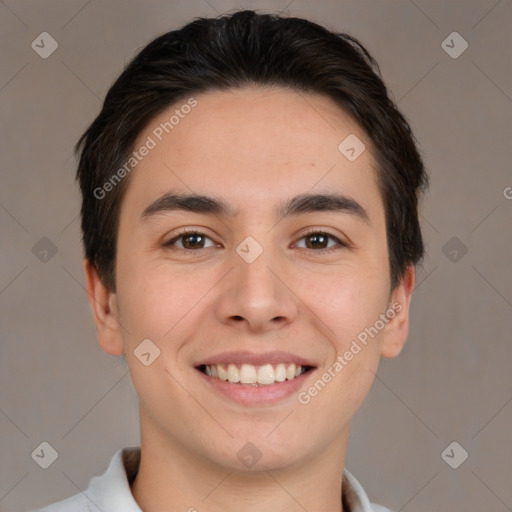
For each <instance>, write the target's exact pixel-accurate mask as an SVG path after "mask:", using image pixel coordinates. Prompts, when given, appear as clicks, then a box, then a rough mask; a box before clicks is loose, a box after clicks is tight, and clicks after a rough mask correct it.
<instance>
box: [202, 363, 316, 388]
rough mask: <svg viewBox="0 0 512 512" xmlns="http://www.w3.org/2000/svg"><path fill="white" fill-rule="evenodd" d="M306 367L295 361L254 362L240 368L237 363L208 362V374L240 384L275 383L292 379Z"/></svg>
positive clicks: (206, 370)
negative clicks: (257, 364)
mask: <svg viewBox="0 0 512 512" xmlns="http://www.w3.org/2000/svg"><path fill="white" fill-rule="evenodd" d="M305 371H306V369H305V368H304V367H302V366H301V365H300V364H298V365H296V364H294V363H291V364H284V363H280V364H278V365H275V367H274V366H272V365H271V364H265V365H263V366H253V365H252V364H242V365H241V366H240V368H239V367H238V366H237V365H236V364H228V365H227V369H226V366H225V365H220V364H207V365H206V369H205V372H206V375H209V376H210V377H216V378H218V379H220V380H228V381H229V382H232V383H237V382H238V383H240V384H254V385H257V384H274V382H276V381H277V382H283V381H285V380H286V379H288V380H292V379H294V378H295V377H298V376H299V375H302V374H303V373H304V372H305Z"/></svg>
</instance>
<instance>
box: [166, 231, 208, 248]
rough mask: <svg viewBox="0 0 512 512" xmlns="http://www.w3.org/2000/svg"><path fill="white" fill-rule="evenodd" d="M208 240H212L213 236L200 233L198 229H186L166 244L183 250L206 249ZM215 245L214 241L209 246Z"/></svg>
mask: <svg viewBox="0 0 512 512" xmlns="http://www.w3.org/2000/svg"><path fill="white" fill-rule="evenodd" d="M206 240H210V241H212V240H211V238H209V237H207V236H206V235H205V234H204V233H200V232H198V231H185V232H183V233H180V234H179V235H177V236H175V237H174V238H172V239H171V240H169V241H168V242H166V243H165V244H164V246H165V247H171V248H177V249H183V250H194V249H204V248H206V246H205V242H206ZM177 242H178V244H177ZM215 245H216V244H215V243H213V241H212V244H211V245H210V246H209V247H213V246H215Z"/></svg>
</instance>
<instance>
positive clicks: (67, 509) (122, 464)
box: [35, 447, 391, 512]
mask: <svg viewBox="0 0 512 512" xmlns="http://www.w3.org/2000/svg"><path fill="white" fill-rule="evenodd" d="M139 463H140V447H132V448H121V449H120V450H118V451H117V452H116V453H115V454H114V456H113V457H112V460H111V461H110V464H109V466H108V469H107V470H106V471H105V473H103V475H101V476H95V477H93V478H91V481H90V482H89V487H88V488H87V490H86V491H85V492H83V493H79V494H76V495H74V496H71V497H70V498H67V499H64V500H62V501H59V502H57V503H54V504H52V505H48V506H46V507H44V508H42V509H39V510H37V511H35V512H142V510H141V508H140V507H139V506H138V505H137V502H136V501H135V499H134V497H133V495H132V492H131V489H130V484H131V483H132V482H133V480H134V479H135V476H136V475H137V471H138V469H139ZM342 492H343V500H344V502H343V505H344V511H343V512H391V511H390V510H389V509H387V508H385V507H382V506H380V505H375V504H373V503H370V500H369V499H368V496H367V495H366V493H365V491H364V489H363V487H362V486H361V484H360V483H359V482H358V481H357V480H356V479H355V477H354V476H353V475H352V474H351V473H349V471H347V470H346V469H344V470H343V483H342Z"/></svg>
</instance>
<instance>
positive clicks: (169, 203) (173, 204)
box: [141, 192, 370, 224]
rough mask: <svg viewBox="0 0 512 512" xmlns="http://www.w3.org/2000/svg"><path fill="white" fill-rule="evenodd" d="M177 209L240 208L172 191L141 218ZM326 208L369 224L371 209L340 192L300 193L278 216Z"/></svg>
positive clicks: (226, 212) (230, 213) (217, 211)
mask: <svg viewBox="0 0 512 512" xmlns="http://www.w3.org/2000/svg"><path fill="white" fill-rule="evenodd" d="M177 210H178V211H179V210H181V211H186V212H192V213H203V214H212V215H221V216H223V217H229V218H232V217H236V215H237V214H238V211H235V210H234V209H233V208H232V207H231V206H230V205H229V204H228V203H226V202H225V201H224V200H222V199H219V198H215V197H211V196H206V195H201V194H181V193H172V192H169V193H166V194H164V195H162V196H160V197H159V198H158V199H156V200H155V201H153V202H152V203H151V204H150V205H149V206H148V207H147V208H145V210H144V211H143V212H142V214H141V220H146V219H149V218H151V217H154V216H156V215H159V214H165V213H168V212H171V211H177ZM326 211H327V212H328V211H331V212H342V213H348V214H350V215H354V216H355V217H356V218H358V219H360V220H362V221H364V222H365V223H367V224H370V218H369V216H368V213H367V211H366V210H365V209H364V208H363V206H361V204H359V203H358V202H357V201H356V200H354V199H352V198H351V197H348V196H345V195H342V194H337V193H326V194H299V195H297V196H295V197H293V198H291V199H289V200H288V201H286V202H285V203H284V204H281V205H280V206H279V207H278V209H277V212H276V216H277V218H278V219H279V220H281V219H283V218H284V217H289V216H294V215H300V214H303V213H310V212H326Z"/></svg>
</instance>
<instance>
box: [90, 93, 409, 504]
mask: <svg viewBox="0 0 512 512" xmlns="http://www.w3.org/2000/svg"><path fill="white" fill-rule="evenodd" d="M195 97H196V99H197V101H198V104H197V106H196V107H195V108H194V109H192V111H191V112H190V113H189V114H188V115H187V116H186V117H185V118H184V119H182V120H180V123H179V125H177V126H175V128H174V129H173V131H172V132H171V133H170V134H169V135H167V136H166V137H165V138H164V139H163V140H162V141H161V142H159V143H158V144H157V146H156V147H155V148H154V149H152V150H151V151H150V153H149V154H148V155H147V156H146V157H145V158H144V159H143V160H142V161H141V162H140V163H139V164H138V166H137V167H136V169H134V171H132V174H131V175H130V178H129V179H130V182H129V186H128V188H127V191H126V195H125V197H124V199H123V202H122V205H121V214H120V225H119V233H118V245H117V247H118V250H117V259H116V285H117V286H116V293H113V292H111V291H110V290H108V289H106V288H105V286H104V285H103V283H102V282H101V279H100V278H99V276H98V273H97V271H96V269H95V268H94V267H93V266H92V265H90V264H89V262H88V261H87V260H85V261H84V268H85V274H86V283H87V292H88V296H89V300H90V303H91V307H92V309H93V312H94V318H95V323H96V328H97V332H98V339H99V343H100V346H101V347H102V349H103V350H104V351H105V352H106V353H108V354H111V355H121V354H125V356H126V361H127V364H128V366H129V368H130V371H131V376H132V380H133V384H134V387H135V390H136V392H137V394H138V397H139V406H140V426H141V449H142V457H141V465H140V470H139V474H138V476H137V478H136V480H135V482H134V484H133V486H132V493H133V495H134V498H135V499H136V501H137V502H138V503H139V505H140V506H141V508H142V509H143V510H144V511H145V512H157V511H160V510H183V511H185V510H189V509H190V507H195V508H196V509H197V510H199V511H201V510H208V511H211V512H220V511H222V512H230V511H235V510H236V511H239V510H244V511H245V512H253V511H261V510H270V509H274V510H280V511H284V512H288V511H289V512H292V511H299V510H304V509H306V510H316V511H332V512H334V511H340V510H342V508H341V507H342V505H341V493H342V488H341V485H340V482H341V474H342V471H343V465H344V460H345V454H346V448H347V442H348V436H349V430H350V422H351V420H352V418H353V416H354V414H355V412H356V411H357V409H358V408H359V406H360V405H361V403H362V402H363V400H364V398H365V397H366V395H367V393H368V391H369V389H370V387H371V384H372V382H373V380H374V374H375V372H376V371H377V367H378V363H379V360H380V357H381V356H382V357H395V356H396V355H398V354H399V353H400V351H401V350H402V348H403V346H404V344H405V342H406V339H407V334H408V328H409V320H408V316H409V304H410V299H411V294H412V290H413V288H414V281H415V272H414V267H413V266H411V267H409V268H408V270H407V272H406V273H405V275H404V277H403V279H402V281H401V283H400V285H399V286H398V287H397V288H395V289H394V290H392V291H391V290H390V277H389V259H388V248H387V241H386V227H385V217H384V206H383V203H382V199H381V196H380V193H379V190H378V187H377V182H376V179H375V161H374V159H373V157H372V155H371V144H370V141H369V140H368V138H367V137H366V135H365V133H364V132H363V131H362V130H361V129H360V128H359V126H358V125H357V124H356V123H355V122H354V121H353V120H352V119H351V118H350V117H349V116H348V115H347V114H346V113H345V112H344V111H343V110H342V109H341V108H340V107H338V106H337V105H336V104H335V103H334V102H333V101H332V100H330V99H329V98H327V97H324V96H321V95H317V94H304V93H301V94H298V93H296V92H293V91H290V90H287V89H282V88H274V89H269V88H247V89H243V90H237V91H227V92H218V91H217V92H210V93H204V94H200V95H196V96H195ZM183 103H184V102H183ZM178 107H179V105H178ZM175 108H176V105H173V106H170V107H169V109H168V110H166V111H165V112H163V113H162V114H161V115H159V116H158V117H157V118H155V119H154V120H153V121H152V122H151V123H150V124H149V125H148V127H147V128H146V129H145V130H144V131H143V132H141V134H140V135H139V138H138V141H137V143H136V144H135V147H139V146H140V145H141V144H142V143H143V142H144V141H145V140H146V138H147V136H148V135H151V131H152V130H153V129H154V127H155V126H157V125H158V124H159V123H160V122H162V121H165V120H167V119H169V116H170V115H171V114H172V112H173V110H174V109H175ZM349 134H355V135H356V136H357V137H358V138H359V139H360V140H362V141H363V142H364V143H365V145H366V148H367V149H366V150H365V151H364V152H363V153H362V154H361V155H360V156H359V157H358V158H357V160H355V161H354V162H350V161H349V160H348V159H347V158H345V156H344V155H342V154H341V153H340V152H339V151H338V145H339V144H340V142H341V141H342V140H343V139H345V137H346V136H348V135H349ZM170 190H172V191H175V192H183V193H190V192H194V193H201V194H206V195H211V196H215V197H217V198H222V199H224V200H225V201H226V202H227V203H229V204H230V205H231V206H232V207H233V208H234V209H235V210H237V211H238V214H237V215H236V216H235V217H233V218H227V217H221V216H219V215H212V214H198V213H189V212H183V211H172V212H167V213H162V214H159V215H157V216H154V217H152V218H150V219H146V220H145V221H144V220H141V218H140V217H141V213H142V212H143V211H144V209H145V208H146V207H147V206H148V205H149V204H150V203H151V202H152V201H154V200H155V199H157V198H158V197H159V196H160V195H162V194H163V193H165V192H169V191H170ZM333 191H334V192H339V193H342V194H344V195H348V196H350V197H351V198H353V199H354V200H356V201H357V202H358V203H360V204H361V205H362V206H363V207H364V209H365V210H366V211H367V214H368V218H369V222H364V221H363V220H361V219H360V218H358V217H357V216H355V215H353V214H350V213H347V212H339V211H338V212H332V211H329V212H316V211H315V212H309V213H304V214H301V215H297V216H293V217H289V218H284V219H282V220H280V221H279V222H278V221H277V219H276V217H275V212H274V209H275V208H276V206H277V205H279V204H280V203H281V202H283V201H286V200H287V199H289V198H290V197H292V196H295V195H297V194H301V193H311V192H324V193H325V192H333ZM184 227H186V228H188V229H190V230H192V229H195V230H198V231H200V232H202V233H204V234H205V235H206V236H207V237H208V238H207V239H206V240H205V242H204V244H203V245H201V244H199V247H200V248H192V249H190V248H189V249H188V251H187V250H185V249H183V247H190V245H186V244H187V243H189V244H190V239H187V238H185V239H183V238H181V239H178V240H177V242H175V244H174V250H173V249H172V247H164V245H163V244H164V243H165V242H167V241H169V240H171V239H173V238H174V237H175V236H177V234H178V232H179V230H180V229H181V228H184ZM310 228H315V229H316V228H318V229H317V230H316V232H328V233H329V235H333V236H335V237H337V238H338V239H339V240H341V241H343V242H345V243H348V244H349V246H348V247H344V246H340V245H338V244H337V243H336V241H335V240H334V239H328V240H329V242H326V245H323V246H320V248H322V247H326V246H327V244H328V248H330V247H337V249H336V250H333V251H331V252H329V253H323V254H322V253H321V251H320V250H319V249H318V248H316V246H314V245H313V244H311V236H310V237H305V238H304V233H306V231H309V230H310ZM247 236H252V237H253V238H254V239H255V240H256V241H257V242H258V243H259V244H260V246H261V247H262V248H263V253H262V254H261V255H260V256H259V257H258V258H257V259H256V260H255V261H254V262H253V263H250V264H248V263H247V262H245V261H244V260H243V259H242V258H241V257H240V256H239V255H238V254H237V252H236V251H235V249H236V247H237V246H238V244H240V242H242V240H244V239H245V238H246V237H247ZM308 241H309V243H308ZM193 243H194V240H192V247H195V246H194V245H193ZM195 243H196V244H197V240H196V241H195ZM391 292H392V293H391ZM394 302H398V303H400V304H401V306H402V309H401V311H400V312H399V313H397V314H396V316H395V317H394V318H393V319H392V320H390V321H389V322H388V323H387V324H386V325H385V327H384V329H382V330H381V331H380V332H379V334H378V335H377V336H375V337H374V338H373V339H371V341H370V342H369V343H368V344H367V346H366V347H364V348H363V350H361V352H360V353H358V354H357V356H355V357H354V359H353V360H352V361H350V363H349V364H348V365H347V366H346V367H345V368H344V369H343V370H342V371H341V372H339V373H338V374H337V375H336V377H335V378H333V379H332V381H331V382H330V383H329V384H328V385H327V386H326V387H325V388H324V389H323V390H322V391H321V392H320V393H318V395H317V396H316V397H314V398H312V399H311V401H310V403H309V404H307V405H301V404H300V403H299V402H298V400H297V395H296V394H294V395H292V396H291V397H289V398H286V399H284V400H282V401H280V402H279V403H277V404H274V405H270V406H269V405H267V406H260V407H248V406H243V405H240V404H237V403H235V402H232V401H230V400H229V399H227V398H225V397H223V396H221V395H220V394H217V393H216V392H214V391H212V390H211V389H210V388H209V387H208V386H207V385H205V383H204V382H203V379H201V378H200V376H198V375H197V370H195V369H194V367H193V363H194V362H196V361H198V360H200V359H201V358H204V357H209V356H212V355H215V354H218V353H220V352H224V351H231V350H249V351H253V352H258V353H261V352H266V351H272V350H283V351H288V352H291V353H293V354H297V355H300V356H302V357H305V358H307V359H309V360H310V361H312V362H314V365H315V366H317V370H316V371H315V373H316V375H315V377H311V376H310V377H309V380H307V382H306V383H305V384H304V387H303V388H301V390H303V389H307V388H308V387H309V386H311V385H312V384H313V383H314V381H315V380H316V379H317V378H319V377H320V376H321V374H322V373H324V372H325V371H327V369H328V368H329V367H330V366H332V364H333V363H334V361H335V360H336V358H337V356H338V355H342V354H344V353H345V352H346V350H348V348H349V347H350V344H351V342H352V340H354V339H355V338H356V336H357V335H358V333H360V332H361V331H363V330H364V329H365V328H366V327H369V326H373V325H374V324H375V322H376V320H378V319H379V315H381V314H383V313H385V312H386V310H387V309H388V308H389V307H390V304H392V303H394ZM121 326H122V327H121ZM146 338H149V339H151V340H152V341H153V343H155V345H157V346H158V347H159V349H160V351H161V354H160V357H158V358H157V359H156V360H155V361H154V362H153V363H152V364H151V365H150V366H144V365H143V364H141V362H140V361H139V360H138V359H137V358H136V357H135V356H134V353H133V352H134V350H135V348H136V347H137V346H138V344H139V343H140V342H141V341H142V340H143V339H146ZM248 441H250V442H251V443H253V444H254V445H255V446H257V447H258V449H259V450H260V452H261V453H262V457H261V459H260V460H259V462H258V463H257V464H256V465H255V466H254V467H253V468H251V469H249V468H247V467H245V466H244V465H243V464H242V463H241V462H240V460H239V459H238V457H237V452H238V451H239V450H240V449H241V448H242V447H243V446H244V445H245V444H246V443H247V442H248Z"/></svg>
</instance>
